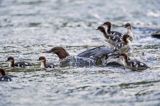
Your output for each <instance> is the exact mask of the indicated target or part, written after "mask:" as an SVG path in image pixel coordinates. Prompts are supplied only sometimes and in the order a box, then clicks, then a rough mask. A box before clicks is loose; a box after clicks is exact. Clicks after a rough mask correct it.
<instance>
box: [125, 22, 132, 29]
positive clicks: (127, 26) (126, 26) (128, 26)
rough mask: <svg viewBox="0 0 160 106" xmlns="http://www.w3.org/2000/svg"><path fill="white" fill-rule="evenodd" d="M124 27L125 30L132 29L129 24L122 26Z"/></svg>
mask: <svg viewBox="0 0 160 106" xmlns="http://www.w3.org/2000/svg"><path fill="white" fill-rule="evenodd" d="M124 27H125V28H127V29H131V28H132V26H131V24H130V23H126V24H125V25H124Z"/></svg>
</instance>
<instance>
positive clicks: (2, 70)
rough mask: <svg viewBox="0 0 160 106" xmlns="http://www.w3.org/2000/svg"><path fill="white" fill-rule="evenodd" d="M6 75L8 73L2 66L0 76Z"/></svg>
mask: <svg viewBox="0 0 160 106" xmlns="http://www.w3.org/2000/svg"><path fill="white" fill-rule="evenodd" d="M5 75H6V73H5V71H4V69H2V68H0V76H5Z"/></svg>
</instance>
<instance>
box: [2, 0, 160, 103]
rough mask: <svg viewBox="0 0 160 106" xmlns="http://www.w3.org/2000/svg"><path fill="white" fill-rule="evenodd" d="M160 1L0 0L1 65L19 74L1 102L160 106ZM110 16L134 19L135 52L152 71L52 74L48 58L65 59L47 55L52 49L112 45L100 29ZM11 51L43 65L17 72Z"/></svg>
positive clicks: (4, 84) (97, 69) (90, 70)
mask: <svg viewBox="0 0 160 106" xmlns="http://www.w3.org/2000/svg"><path fill="white" fill-rule="evenodd" d="M159 4H160V1H159V0H112V1H110V0H103V1H102V0H0V67H3V68H6V69H7V70H8V74H9V75H13V76H14V77H13V81H12V82H0V106H20V105H23V106H29V105H30V106H40V105H42V106H44V105H48V106H53V105H57V106H60V105H62V106H75V105H77V106H85V105H86V106H98V105H99V106H103V105H104V106H106V105H123V106H124V105H128V106H132V105H139V106H141V105H147V106H153V105H157V106H158V105H160V101H159V100H160V90H159V87H160V55H159V53H160V40H158V39H154V38H151V36H150V35H151V33H153V32H155V31H158V30H160V6H159ZM107 20H109V21H111V22H113V24H114V25H115V26H119V25H122V24H123V23H126V22H130V23H132V24H133V26H134V29H133V30H134V34H135V37H136V41H135V42H134V43H133V57H134V58H137V59H140V60H141V61H143V62H145V63H146V64H148V65H149V66H150V67H151V68H150V69H148V70H146V71H143V72H131V71H130V70H127V69H126V70H123V69H119V68H110V67H104V68H100V67H91V68H57V69H55V70H52V71H51V72H46V71H45V70H40V69H38V68H37V67H38V66H39V63H38V62H37V59H38V57H39V56H42V55H43V56H46V57H47V59H48V61H51V62H54V63H58V58H57V57H56V55H53V54H43V53H42V51H43V50H47V49H49V48H51V47H55V46H63V47H66V49H67V50H68V51H69V52H70V54H72V55H76V54H77V53H80V52H82V51H84V50H86V49H88V48H92V47H95V46H99V45H105V44H106V43H105V41H104V37H103V36H102V35H101V33H99V32H97V31H96V30H95V29H96V27H97V26H98V25H100V24H101V23H102V22H104V21H107ZM115 29H116V30H119V31H122V32H123V31H125V30H124V29H122V28H120V27H115ZM8 56H14V57H15V58H16V60H26V61H30V62H32V63H34V64H36V65H35V66H34V67H32V68H30V69H14V70H11V69H8V68H7V64H6V63H5V60H6V58H7V57H8Z"/></svg>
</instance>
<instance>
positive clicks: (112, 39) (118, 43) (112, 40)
mask: <svg viewBox="0 0 160 106" xmlns="http://www.w3.org/2000/svg"><path fill="white" fill-rule="evenodd" d="M97 29H98V30H100V31H101V32H102V33H103V35H104V36H105V37H106V38H107V42H108V43H109V44H111V45H112V47H113V48H114V49H115V50H116V51H119V53H127V52H128V51H129V50H130V46H129V44H130V36H129V35H128V34H125V35H123V37H122V38H121V37H118V36H110V35H108V34H107V33H106V31H105V28H104V27H103V26H99V27H98V28H97Z"/></svg>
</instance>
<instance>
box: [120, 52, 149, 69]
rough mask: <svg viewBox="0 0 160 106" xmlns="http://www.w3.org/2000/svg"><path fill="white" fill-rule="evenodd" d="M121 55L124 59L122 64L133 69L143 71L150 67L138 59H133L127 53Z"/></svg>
mask: <svg viewBox="0 0 160 106" xmlns="http://www.w3.org/2000/svg"><path fill="white" fill-rule="evenodd" d="M119 57H120V59H121V60H122V64H123V65H124V66H125V67H126V68H129V69H131V70H133V71H141V70H146V69H147V68H149V67H148V66H147V65H146V64H145V63H142V62H140V61H138V60H131V59H130V58H129V57H128V56H127V55H126V54H120V56H119Z"/></svg>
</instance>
